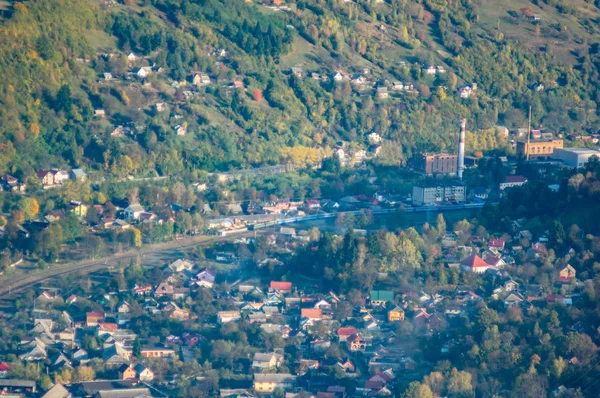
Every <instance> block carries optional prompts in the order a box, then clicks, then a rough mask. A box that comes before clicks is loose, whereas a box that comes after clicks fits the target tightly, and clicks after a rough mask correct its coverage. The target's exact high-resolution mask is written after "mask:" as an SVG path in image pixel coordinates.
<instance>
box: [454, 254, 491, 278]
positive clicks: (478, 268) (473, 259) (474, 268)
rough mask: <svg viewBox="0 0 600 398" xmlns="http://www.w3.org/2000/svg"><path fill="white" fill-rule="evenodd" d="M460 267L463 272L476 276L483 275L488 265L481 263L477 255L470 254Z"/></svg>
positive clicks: (481, 260)
mask: <svg viewBox="0 0 600 398" xmlns="http://www.w3.org/2000/svg"><path fill="white" fill-rule="evenodd" d="M460 266H461V267H462V269H463V270H465V271H469V272H475V273H476V274H483V273H484V272H485V271H487V270H488V268H489V267H490V266H489V264H488V263H486V262H485V261H483V259H482V258H481V257H479V256H478V255H477V254H471V255H470V256H469V257H467V258H465V259H464V260H462V261H461V262H460Z"/></svg>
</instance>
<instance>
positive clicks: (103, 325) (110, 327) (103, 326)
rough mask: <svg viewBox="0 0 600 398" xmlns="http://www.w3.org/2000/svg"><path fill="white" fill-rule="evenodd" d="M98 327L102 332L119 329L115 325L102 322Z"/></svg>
mask: <svg viewBox="0 0 600 398" xmlns="http://www.w3.org/2000/svg"><path fill="white" fill-rule="evenodd" d="M98 326H99V327H100V329H102V330H111V331H114V330H117V329H119V326H118V325H117V324H116V323H109V322H103V323H99V324H98Z"/></svg>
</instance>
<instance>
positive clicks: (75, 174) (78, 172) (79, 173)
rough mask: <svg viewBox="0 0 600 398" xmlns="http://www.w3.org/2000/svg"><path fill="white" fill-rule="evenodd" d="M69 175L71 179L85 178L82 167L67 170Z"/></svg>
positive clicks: (83, 179) (80, 180) (83, 180)
mask: <svg viewBox="0 0 600 398" xmlns="http://www.w3.org/2000/svg"><path fill="white" fill-rule="evenodd" d="M69 176H70V177H71V179H72V180H73V181H77V182H85V181H86V180H87V174H86V173H85V171H83V169H73V170H71V171H70V172H69Z"/></svg>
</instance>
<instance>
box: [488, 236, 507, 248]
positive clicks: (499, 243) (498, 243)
mask: <svg viewBox="0 0 600 398" xmlns="http://www.w3.org/2000/svg"><path fill="white" fill-rule="evenodd" d="M505 244H506V242H505V241H504V239H501V238H498V239H493V238H492V239H490V241H489V243H488V247H490V248H492V247H493V248H495V249H498V250H504V245H505Z"/></svg>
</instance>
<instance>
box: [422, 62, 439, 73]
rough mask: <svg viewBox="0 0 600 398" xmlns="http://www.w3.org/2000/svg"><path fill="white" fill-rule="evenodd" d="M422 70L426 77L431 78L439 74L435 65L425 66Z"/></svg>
mask: <svg viewBox="0 0 600 398" xmlns="http://www.w3.org/2000/svg"><path fill="white" fill-rule="evenodd" d="M422 70H423V72H424V73H425V74H426V75H430V76H431V75H435V74H437V69H436V67H435V66H433V65H423V68H422Z"/></svg>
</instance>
